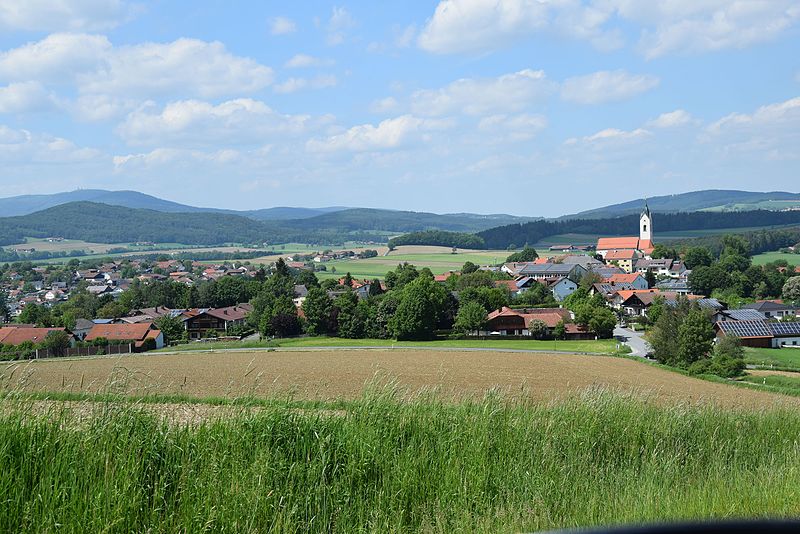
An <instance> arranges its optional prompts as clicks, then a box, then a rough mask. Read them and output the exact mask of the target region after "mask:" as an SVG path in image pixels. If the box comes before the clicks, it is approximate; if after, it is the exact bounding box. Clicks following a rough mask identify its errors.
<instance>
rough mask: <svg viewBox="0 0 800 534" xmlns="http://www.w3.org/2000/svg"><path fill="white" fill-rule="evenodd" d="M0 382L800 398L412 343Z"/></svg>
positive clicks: (21, 370)
mask: <svg viewBox="0 0 800 534" xmlns="http://www.w3.org/2000/svg"><path fill="white" fill-rule="evenodd" d="M0 369H2V373H1V374H0V378H2V384H3V389H5V390H6V391H9V390H11V391H20V392H57V391H64V392H73V393H106V392H109V393H117V394H126V395H137V396H143V395H176V394H179V395H187V396H193V397H226V398H238V397H243V396H255V397H274V396H281V395H282V396H286V395H290V396H291V397H292V398H295V399H308V400H338V399H355V398H358V397H359V396H360V395H361V394H362V393H363V391H364V388H365V386H367V385H369V384H371V383H374V382H375V381H376V380H377V381H390V382H392V383H395V384H396V385H397V387H398V388H400V390H401V391H403V392H404V393H405V395H406V396H407V397H410V396H413V395H414V394H417V393H419V392H421V391H431V390H435V391H436V392H437V394H439V395H442V396H444V397H446V398H465V397H469V398H472V397H475V396H478V397H480V396H483V395H484V394H485V393H486V392H487V391H489V390H497V391H500V392H502V393H504V394H507V395H510V396H512V397H517V396H518V397H524V398H529V399H532V400H535V401H551V400H554V399H559V398H562V397H564V396H568V395H571V394H573V393H576V392H580V391H583V390H585V389H587V388H592V389H597V388H600V389H609V390H613V391H620V392H625V393H630V392H633V393H636V394H640V395H642V396H644V397H645V398H649V399H654V400H657V401H659V402H666V403H672V404H675V403H678V404H713V405H719V406H722V407H736V408H763V407H767V406H800V399H798V398H791V397H784V396H780V395H773V394H770V393H765V392H760V391H750V390H745V389H739V388H734V387H732V386H728V385H725V384H717V383H711V382H706V381H702V380H699V379H695V378H691V377H687V376H683V375H680V374H677V373H672V372H669V371H666V370H663V369H659V368H657V367H654V366H650V365H646V364H644V363H640V362H636V361H632V360H628V359H623V358H614V357H604V356H578V355H567V354H559V355H550V354H524V353H494V352H457V351H448V352H444V351H441V352H440V351H414V350H399V349H396V350H391V349H387V350H339V351H330V350H318V351H313V350H306V351H276V352H235V353H232V352H229V353H203V354H197V353H195V354H156V355H136V356H127V357H122V358H120V357H101V358H92V359H78V360H70V361H66V360H47V361H33V362H26V363H16V364H6V365H5V366H3V367H0Z"/></svg>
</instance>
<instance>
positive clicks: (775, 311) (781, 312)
mask: <svg viewBox="0 0 800 534" xmlns="http://www.w3.org/2000/svg"><path fill="white" fill-rule="evenodd" d="M742 309H749V310H756V311H758V312H761V313H763V314H764V317H766V318H767V319H783V318H787V319H788V318H792V317H796V316H797V308H795V307H794V306H791V305H789V304H784V303H783V302H780V301H776V300H761V301H758V302H754V303H753V304H745V305H744V306H742Z"/></svg>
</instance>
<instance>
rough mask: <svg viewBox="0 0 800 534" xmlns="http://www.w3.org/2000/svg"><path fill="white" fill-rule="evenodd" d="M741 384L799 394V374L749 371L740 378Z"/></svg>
mask: <svg viewBox="0 0 800 534" xmlns="http://www.w3.org/2000/svg"><path fill="white" fill-rule="evenodd" d="M741 380H742V381H743V382H749V383H751V384H759V385H762V386H766V387H767V388H771V389H775V390H777V391H787V390H788V391H789V392H797V393H800V372H797V373H792V372H782V371H759V370H751V371H748V372H747V375H746V376H744V377H742V379H741Z"/></svg>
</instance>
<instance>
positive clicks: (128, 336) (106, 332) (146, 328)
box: [84, 323, 164, 349]
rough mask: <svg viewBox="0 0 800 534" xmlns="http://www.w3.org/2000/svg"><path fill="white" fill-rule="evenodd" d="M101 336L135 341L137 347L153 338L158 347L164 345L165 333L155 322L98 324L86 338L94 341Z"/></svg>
mask: <svg viewBox="0 0 800 534" xmlns="http://www.w3.org/2000/svg"><path fill="white" fill-rule="evenodd" d="M99 338H104V339H107V340H109V341H126V342H128V343H133V345H134V346H135V347H136V348H142V346H143V345H144V342H145V340H147V339H152V340H154V342H155V347H156V348H157V349H160V348H162V347H163V346H164V334H162V333H161V330H159V329H157V328H156V327H155V326H154V325H153V323H137V324H96V325H94V326H93V327H92V329H91V330H90V331H89V333H88V334H87V335H86V338H85V339H84V340H85V341H94V340H95V339H99Z"/></svg>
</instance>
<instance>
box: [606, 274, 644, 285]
mask: <svg viewBox="0 0 800 534" xmlns="http://www.w3.org/2000/svg"><path fill="white" fill-rule="evenodd" d="M603 282H605V283H607V284H611V285H612V286H613V285H621V284H626V285H629V286H631V288H632V289H650V288H649V287H648V285H647V279H645V277H644V276H642V275H641V274H639V273H623V274H612V275H611V276H609V277H608V278H606V279H605V280H603Z"/></svg>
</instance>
